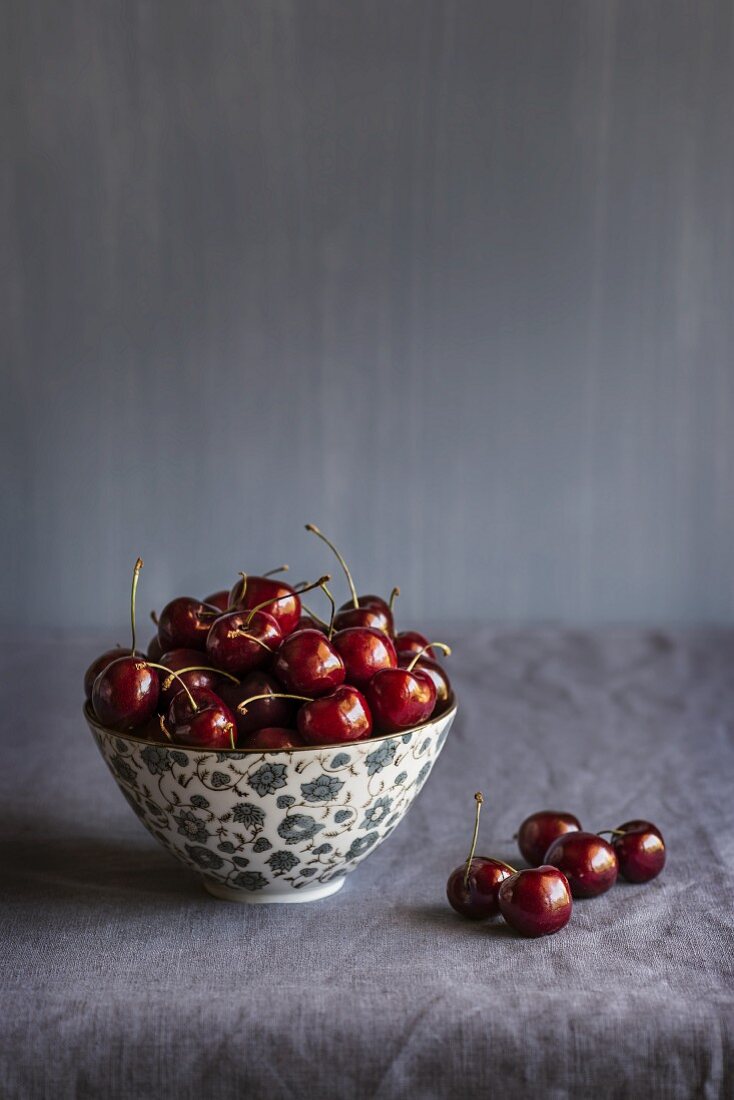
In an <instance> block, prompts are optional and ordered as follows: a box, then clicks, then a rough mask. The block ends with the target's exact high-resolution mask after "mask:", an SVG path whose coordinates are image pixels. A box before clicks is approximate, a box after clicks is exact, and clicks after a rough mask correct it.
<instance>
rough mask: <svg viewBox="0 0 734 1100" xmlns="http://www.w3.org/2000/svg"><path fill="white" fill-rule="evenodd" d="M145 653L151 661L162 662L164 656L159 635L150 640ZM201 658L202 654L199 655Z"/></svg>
mask: <svg viewBox="0 0 734 1100" xmlns="http://www.w3.org/2000/svg"><path fill="white" fill-rule="evenodd" d="M145 652H146V655H147V657H148V659H149V660H151V661H159V662H160V659H161V657H162V656H163V647H162V646H161V640H160V638H159V637H158V635H157V634H154V635H153V637H152V638H151V639H150V641H149V642H148V648H147V649H146V651H145ZM199 656H201V654H199Z"/></svg>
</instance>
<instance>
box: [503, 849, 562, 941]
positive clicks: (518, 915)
mask: <svg viewBox="0 0 734 1100" xmlns="http://www.w3.org/2000/svg"><path fill="white" fill-rule="evenodd" d="M497 900H498V903H499V908H500V913H501V914H502V916H503V917H504V918H505V920H506V921H507V923H508V924H509V925H510V927H511V928H514V929H515V931H516V932H520V934H521V935H523V936H529V937H536V936H552V935H553V933H554V932H559V931H560V930H561V928H563V927H564V925H566V924H568V922H569V920H570V919H571V913H572V911H573V901H572V898H571V887H570V886H569V884H568V881H567V879H566V876H565V875H564V874H563V872H562V871H559V870H558V868H557V867H546V866H541V867H529V868H528V869H527V870H524V871H516V872H515V874H514V875H510V877H509V878H506V879H505V880H504V881H503V882H501V883H500V887H499V890H498V892H497Z"/></svg>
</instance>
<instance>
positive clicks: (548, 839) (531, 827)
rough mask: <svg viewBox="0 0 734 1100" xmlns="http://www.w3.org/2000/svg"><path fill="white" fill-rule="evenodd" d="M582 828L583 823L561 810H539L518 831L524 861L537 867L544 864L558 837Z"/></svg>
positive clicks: (518, 842) (518, 840) (527, 818)
mask: <svg viewBox="0 0 734 1100" xmlns="http://www.w3.org/2000/svg"><path fill="white" fill-rule="evenodd" d="M580 828H581V822H580V821H579V819H578V818H577V817H574V815H573V814H567V813H563V812H561V811H560V810H539V811H538V813H536V814H531V815H530V817H526V818H525V820H524V821H523V823H522V825H521V826H520V828H519V829H518V831H517V844H518V847H519V849H520V851H521V852H522V855H523V859H526V860H527V861H528V863H530V864H532V865H533V867H537V866H539V864H541V863H543V860H544V856H545V853H546V852H547V851H548V849H549V848H550V846H551V844H552V843H553V841H554V840H555V839H556V837H559V836H563V834H564V833H571V832H575V831H576V830H578V829H580Z"/></svg>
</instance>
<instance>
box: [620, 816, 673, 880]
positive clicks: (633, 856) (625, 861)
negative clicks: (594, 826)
mask: <svg viewBox="0 0 734 1100" xmlns="http://www.w3.org/2000/svg"><path fill="white" fill-rule="evenodd" d="M605 831H610V832H612V834H613V839H612V842H611V843H612V847H613V848H614V851H615V852H616V855H617V860H618V862H619V873H620V875H622V876H623V877H624V878H626V879H627V881H628V882H649V881H650V880H651V879H654V878H656V877H657V876H658V875H659V874H660V872H661V871H662V869H663V867H664V866H665V841H664V840H663V834H662V833H661V832H660V830H659V829H658V828H657V826H656V825H653V824H652V822H651V821H627V822H625V824H624V825H620V826H619V828H618V829H614V830H605Z"/></svg>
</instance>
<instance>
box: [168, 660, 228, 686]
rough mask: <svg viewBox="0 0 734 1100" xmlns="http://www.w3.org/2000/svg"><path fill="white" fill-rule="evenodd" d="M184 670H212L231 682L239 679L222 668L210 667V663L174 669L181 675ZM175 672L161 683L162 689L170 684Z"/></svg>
mask: <svg viewBox="0 0 734 1100" xmlns="http://www.w3.org/2000/svg"><path fill="white" fill-rule="evenodd" d="M184 672H214V673H215V674H216V675H217V676H224V678H225V679H226V680H231V681H232V683H233V684H239V680H238V679H237V677H236V676H233V675H232V673H231V672H225V671H224V669H221V668H211V666H210V665H188V666H187V667H186V668H179V669H177V670H176V673H177V674H178V675H179V676H183V674H184ZM176 673H173V672H172V673H171V675H170V676H167V677H166V678H165V680H164V681H163V683H162V684H161V687H162V688H163V689H164V690H166V691H167V690H168V688H169V687H170V686H171V677H172V676H174V675H176Z"/></svg>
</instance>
